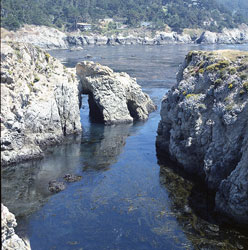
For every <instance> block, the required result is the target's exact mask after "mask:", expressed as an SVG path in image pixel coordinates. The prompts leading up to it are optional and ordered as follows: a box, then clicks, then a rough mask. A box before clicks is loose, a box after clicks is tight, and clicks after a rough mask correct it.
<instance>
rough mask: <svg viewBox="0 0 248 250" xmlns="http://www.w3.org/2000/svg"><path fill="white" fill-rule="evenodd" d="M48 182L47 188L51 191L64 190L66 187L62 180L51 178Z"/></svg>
mask: <svg viewBox="0 0 248 250" xmlns="http://www.w3.org/2000/svg"><path fill="white" fill-rule="evenodd" d="M48 184H49V185H48V189H49V191H50V192H52V193H58V192H60V191H63V190H65V188H66V186H65V184H64V182H62V181H56V180H52V181H49V183H48Z"/></svg>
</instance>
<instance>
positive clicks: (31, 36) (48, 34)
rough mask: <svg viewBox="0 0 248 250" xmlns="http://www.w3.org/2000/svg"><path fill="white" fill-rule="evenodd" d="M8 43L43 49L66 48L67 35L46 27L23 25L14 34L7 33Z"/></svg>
mask: <svg viewBox="0 0 248 250" xmlns="http://www.w3.org/2000/svg"><path fill="white" fill-rule="evenodd" d="M7 39H8V40H9V41H16V42H22V43H31V44H33V45H35V46H38V47H39V48H44V49H66V48H68V42H67V35H66V34H65V33H63V32H61V31H60V30H58V29H55V28H52V27H47V26H36V25H27V24H26V25H24V26H23V27H22V28H20V29H19V30H17V31H16V32H13V31H11V32H9V35H8V37H7Z"/></svg>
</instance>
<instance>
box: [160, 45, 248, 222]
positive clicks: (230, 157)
mask: <svg viewBox="0 0 248 250" xmlns="http://www.w3.org/2000/svg"><path fill="white" fill-rule="evenodd" d="M247 80H248V53H247V52H244V51H242V52H241V51H235V50H234V51H228V50H226V51H214V52H205V51H192V52H190V53H189V54H188V55H187V56H186V59H185V61H184V63H183V65H182V66H181V68H180V70H179V72H178V76H177V85H176V86H175V87H173V88H172V89H171V91H169V92H168V94H166V96H165V97H164V99H163V101H162V108H161V121H160V123H159V127H158V136H157V142H156V144H157V149H158V151H159V152H161V154H162V155H163V154H164V155H169V156H170V158H171V159H173V160H174V161H176V162H177V163H178V164H179V165H180V166H181V168H183V169H184V170H185V171H186V172H188V173H192V174H195V175H198V176H199V177H201V178H202V179H204V180H205V183H206V184H207V187H208V188H209V189H210V190H214V191H215V192H216V198H215V205H216V209H217V210H218V211H221V212H222V213H224V214H226V215H227V216H229V217H230V218H232V219H233V220H235V221H237V222H238V223H243V224H248V161H247V158H248V129H247V128H248V116H247V114H248V98H247V95H248V82H247Z"/></svg>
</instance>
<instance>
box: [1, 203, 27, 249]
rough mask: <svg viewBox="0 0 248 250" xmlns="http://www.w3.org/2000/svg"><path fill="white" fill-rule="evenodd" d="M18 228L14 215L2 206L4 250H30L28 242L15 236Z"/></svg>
mask: <svg viewBox="0 0 248 250" xmlns="http://www.w3.org/2000/svg"><path fill="white" fill-rule="evenodd" d="M16 226H17V223H16V219H15V216H14V214H12V213H10V212H9V210H8V208H7V207H5V206H4V205H3V204H1V231H2V241H1V242H2V250H11V249H13V250H17V249H18V250H29V249H31V248H30V245H29V243H28V241H27V240H25V241H24V240H22V239H21V238H20V237H19V236H18V235H17V234H15V229H14V227H16Z"/></svg>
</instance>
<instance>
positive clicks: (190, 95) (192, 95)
mask: <svg viewBox="0 0 248 250" xmlns="http://www.w3.org/2000/svg"><path fill="white" fill-rule="evenodd" d="M191 97H192V98H194V99H197V98H198V97H199V94H187V95H186V98H187V99H189V98H191Z"/></svg>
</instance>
